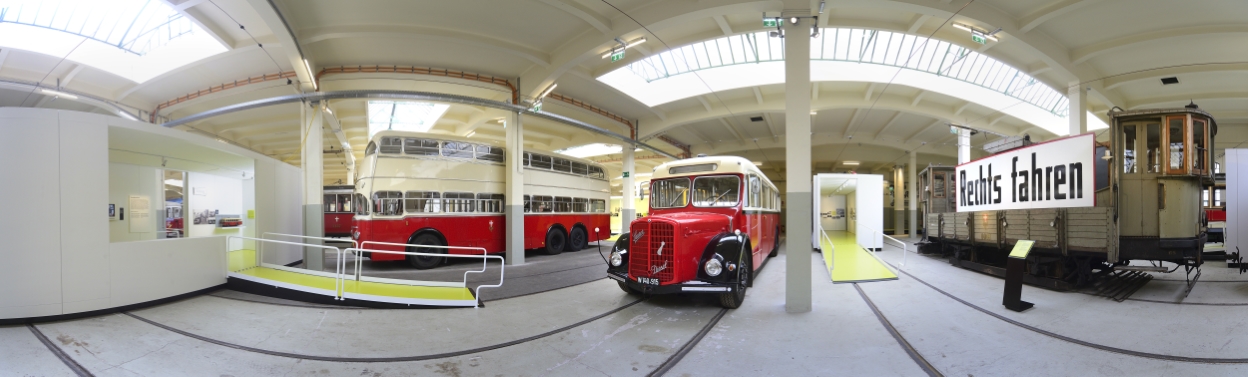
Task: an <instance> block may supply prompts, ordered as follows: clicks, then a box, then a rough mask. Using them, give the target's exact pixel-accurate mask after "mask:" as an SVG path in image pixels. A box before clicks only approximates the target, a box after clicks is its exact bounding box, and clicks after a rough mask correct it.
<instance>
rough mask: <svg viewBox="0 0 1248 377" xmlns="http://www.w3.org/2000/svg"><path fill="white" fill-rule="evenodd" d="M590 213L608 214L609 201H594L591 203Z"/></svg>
mask: <svg viewBox="0 0 1248 377" xmlns="http://www.w3.org/2000/svg"><path fill="white" fill-rule="evenodd" d="M589 211H590V212H595V213H606V212H607V201H606V200H602V199H592V200H590V201H589Z"/></svg>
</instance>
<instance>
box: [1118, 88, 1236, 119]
mask: <svg viewBox="0 0 1248 377" xmlns="http://www.w3.org/2000/svg"><path fill="white" fill-rule="evenodd" d="M1219 100H1229V101H1236V102H1237V103H1243V102H1244V101H1246V100H1248V92H1221V93H1200V94H1183V95H1170V96H1161V97H1151V98H1141V99H1137V100H1132V101H1128V102H1127V104H1126V106H1123V107H1125V108H1126V109H1127V110H1134V109H1140V108H1149V107H1158V106H1161V105H1166V104H1176V103H1181V102H1188V101H1194V102H1196V104H1197V105H1202V106H1201V108H1202V109H1204V110H1205V111H1209V112H1210V113H1211V114H1212V113H1213V111H1211V110H1210V109H1209V107H1211V106H1208V104H1205V103H1201V102H1202V101H1219Z"/></svg>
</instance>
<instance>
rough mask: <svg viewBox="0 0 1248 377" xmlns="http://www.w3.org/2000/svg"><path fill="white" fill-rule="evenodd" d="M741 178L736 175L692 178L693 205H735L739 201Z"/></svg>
mask: <svg viewBox="0 0 1248 377" xmlns="http://www.w3.org/2000/svg"><path fill="white" fill-rule="evenodd" d="M740 187H741V179H740V178H737V177H736V176H719V177H698V178H695V179H694V180H693V205H694V206H695V207H735V206H736V205H737V203H740V202H741V190H740Z"/></svg>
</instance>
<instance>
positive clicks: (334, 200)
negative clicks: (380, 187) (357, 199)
mask: <svg viewBox="0 0 1248 377" xmlns="http://www.w3.org/2000/svg"><path fill="white" fill-rule="evenodd" d="M323 193H324V194H325V201H324V202H323V203H325V237H351V219H352V218H353V217H354V215H355V212H353V211H351V194H354V193H355V186H325V188H324V191H323Z"/></svg>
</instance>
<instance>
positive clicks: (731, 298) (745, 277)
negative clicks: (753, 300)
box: [719, 255, 754, 309]
mask: <svg viewBox="0 0 1248 377" xmlns="http://www.w3.org/2000/svg"><path fill="white" fill-rule="evenodd" d="M753 259H754V258H751V257H750V256H748V255H747V256H746V257H745V258H744V259H742V260H741V268H740V270H739V271H738V272H737V286H736V287H732V290H731V291H728V292H724V293H720V294H719V305H720V306H723V307H724V308H725V309H736V308H739V307H741V302H743V301H745V289H746V288H748V287H749V286H750V279H752V278H754V276H753V274H754V267H753V264H754V263H752V262H753Z"/></svg>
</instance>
